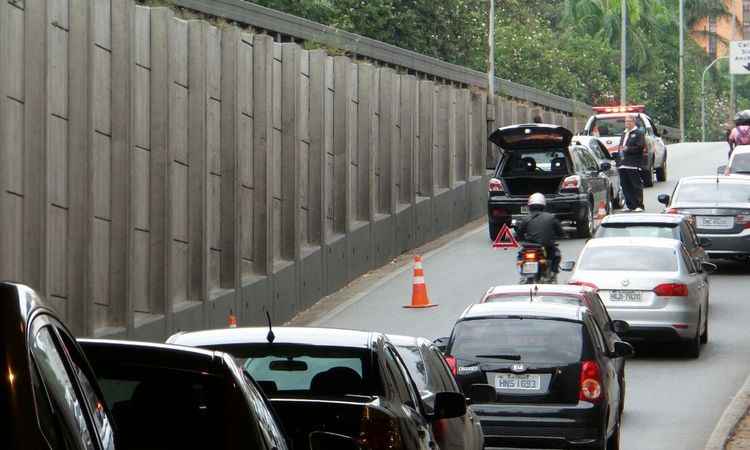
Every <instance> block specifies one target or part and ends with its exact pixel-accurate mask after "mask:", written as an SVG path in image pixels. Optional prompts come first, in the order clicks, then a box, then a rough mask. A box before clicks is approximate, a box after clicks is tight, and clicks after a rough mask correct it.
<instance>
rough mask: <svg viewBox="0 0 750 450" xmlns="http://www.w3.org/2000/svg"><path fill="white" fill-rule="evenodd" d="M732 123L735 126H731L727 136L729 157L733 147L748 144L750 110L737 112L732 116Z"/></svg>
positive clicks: (749, 141) (749, 142) (749, 140)
mask: <svg viewBox="0 0 750 450" xmlns="http://www.w3.org/2000/svg"><path fill="white" fill-rule="evenodd" d="M734 124H735V127H734V128H732V131H730V132H729V136H728V137H727V142H728V143H729V157H730V158H731V157H732V152H733V151H734V148H735V147H737V146H738V145H748V144H750V110H744V111H740V112H738V113H737V114H736V115H735V116H734Z"/></svg>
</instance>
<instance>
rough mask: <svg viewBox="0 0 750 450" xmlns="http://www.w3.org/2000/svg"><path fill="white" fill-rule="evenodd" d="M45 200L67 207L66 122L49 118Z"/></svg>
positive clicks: (53, 117) (56, 117)
mask: <svg viewBox="0 0 750 450" xmlns="http://www.w3.org/2000/svg"><path fill="white" fill-rule="evenodd" d="M46 147H47V173H48V174H49V175H48V177H47V198H48V201H49V202H50V203H52V204H55V205H58V206H62V207H65V208H67V207H68V121H67V119H63V118H61V117H58V116H49V118H48V122H47V146H46Z"/></svg>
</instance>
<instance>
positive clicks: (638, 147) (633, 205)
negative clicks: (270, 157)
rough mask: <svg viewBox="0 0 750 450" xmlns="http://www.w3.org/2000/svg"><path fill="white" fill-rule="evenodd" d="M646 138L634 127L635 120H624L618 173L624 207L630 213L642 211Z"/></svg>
mask: <svg viewBox="0 0 750 450" xmlns="http://www.w3.org/2000/svg"><path fill="white" fill-rule="evenodd" d="M645 146H646V137H645V135H644V134H643V130H641V129H640V128H638V127H636V126H635V118H634V117H633V116H627V117H626V118H625V134H623V135H622V138H620V155H621V159H620V163H619V164H618V167H617V171H618V172H619V173H620V184H621V185H622V193H623V194H624V195H625V206H626V207H627V209H629V210H631V211H643V178H642V174H641V172H642V171H643V149H644V148H645Z"/></svg>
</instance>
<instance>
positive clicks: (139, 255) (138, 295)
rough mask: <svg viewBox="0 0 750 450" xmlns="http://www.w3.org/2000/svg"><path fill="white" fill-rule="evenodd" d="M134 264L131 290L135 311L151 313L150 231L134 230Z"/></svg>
mask: <svg viewBox="0 0 750 450" xmlns="http://www.w3.org/2000/svg"><path fill="white" fill-rule="evenodd" d="M132 258H133V259H132V261H133V266H132V271H131V276H130V292H131V295H132V296H133V311H134V312H138V313H151V302H150V301H149V292H150V289H149V275H148V274H149V260H150V258H149V233H148V232H146V231H142V230H134V231H133V256H132Z"/></svg>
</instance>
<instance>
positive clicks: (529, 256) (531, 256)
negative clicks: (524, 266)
mask: <svg viewBox="0 0 750 450" xmlns="http://www.w3.org/2000/svg"><path fill="white" fill-rule="evenodd" d="M523 259H524V261H536V260H538V259H539V255H538V254H537V252H526V253H524V254H523Z"/></svg>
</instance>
